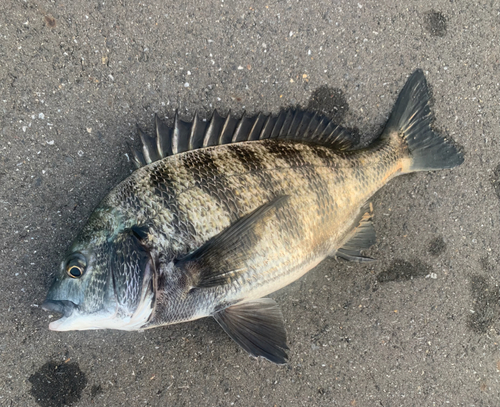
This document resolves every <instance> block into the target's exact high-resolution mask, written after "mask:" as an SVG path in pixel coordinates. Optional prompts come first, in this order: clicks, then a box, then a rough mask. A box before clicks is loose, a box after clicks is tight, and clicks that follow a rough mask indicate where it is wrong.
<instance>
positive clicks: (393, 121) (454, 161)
mask: <svg viewBox="0 0 500 407" xmlns="http://www.w3.org/2000/svg"><path fill="white" fill-rule="evenodd" d="M433 120H434V115H433V114H432V112H431V110H430V107H429V91H428V88H427V81H426V80H425V76H424V73H423V72H422V70H420V69H418V70H416V71H415V72H414V73H413V74H412V75H411V76H410V78H409V79H408V81H407V82H406V85H405V86H404V88H403V90H402V91H401V93H400V94H399V97H398V100H397V101H396V104H395V106H394V109H393V111H392V113H391V116H390V117H389V120H388V122H387V124H386V127H385V129H384V132H383V133H382V136H381V138H382V139H387V138H393V137H397V138H399V139H402V141H403V143H405V144H406V146H407V154H408V156H409V157H408V158H409V160H408V162H409V165H408V166H405V167H406V168H405V169H404V172H414V171H432V170H440V169H444V168H453V167H456V166H457V165H460V164H461V163H462V162H463V160H464V159H463V156H462V154H461V153H460V152H459V151H458V150H457V148H456V147H455V146H454V145H453V144H451V143H449V142H448V141H446V140H445V139H444V138H443V137H442V136H440V135H439V134H437V133H435V132H434V131H433V130H432V129H431V127H430V125H431V123H432V121H433Z"/></svg>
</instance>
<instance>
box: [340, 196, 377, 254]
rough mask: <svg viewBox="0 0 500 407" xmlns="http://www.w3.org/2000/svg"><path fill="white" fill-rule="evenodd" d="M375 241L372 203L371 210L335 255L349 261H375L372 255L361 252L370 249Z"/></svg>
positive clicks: (364, 215)
mask: <svg viewBox="0 0 500 407" xmlns="http://www.w3.org/2000/svg"><path fill="white" fill-rule="evenodd" d="M363 212H364V211H362V212H361V213H363ZM375 242H376V237H375V228H374V227H373V222H372V206H371V204H370V209H369V211H368V212H364V214H363V215H362V216H361V218H360V219H359V223H358V225H357V226H356V227H355V228H354V229H353V230H352V231H351V232H350V233H349V234H348V235H347V237H346V240H345V243H344V244H343V245H342V247H341V248H340V249H338V250H337V251H336V252H335V256H336V257H340V258H342V259H345V260H349V261H358V262H369V261H374V259H372V258H371V257H364V256H362V254H361V252H362V251H363V250H367V249H369V248H370V247H371V246H373V245H374V244H375Z"/></svg>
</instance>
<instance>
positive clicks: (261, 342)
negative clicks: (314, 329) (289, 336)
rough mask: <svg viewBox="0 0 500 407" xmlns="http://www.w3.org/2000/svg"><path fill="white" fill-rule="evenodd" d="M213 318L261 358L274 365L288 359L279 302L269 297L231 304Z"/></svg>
mask: <svg viewBox="0 0 500 407" xmlns="http://www.w3.org/2000/svg"><path fill="white" fill-rule="evenodd" d="M213 317H214V318H215V320H216V321H217V322H218V323H219V325H220V326H221V327H222V328H223V329H224V331H226V333H227V334H228V335H229V336H230V337H231V338H232V339H233V340H234V341H235V342H236V343H237V344H238V345H240V346H241V347H242V348H243V349H245V350H246V351H247V352H248V353H249V354H250V355H252V356H254V357H263V358H265V359H267V360H269V361H271V362H273V363H276V364H284V363H286V362H287V358H288V355H287V354H286V352H285V350H287V349H288V347H287V345H286V331H285V327H284V325H283V316H282V315H281V311H280V309H279V307H278V304H276V302H275V301H274V300H272V299H271V298H259V299H257V300H253V301H248V302H243V303H241V304H236V305H232V306H230V307H228V308H226V309H224V310H222V311H219V312H217V313H215V314H214V315H213Z"/></svg>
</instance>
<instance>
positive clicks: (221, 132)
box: [132, 109, 355, 168]
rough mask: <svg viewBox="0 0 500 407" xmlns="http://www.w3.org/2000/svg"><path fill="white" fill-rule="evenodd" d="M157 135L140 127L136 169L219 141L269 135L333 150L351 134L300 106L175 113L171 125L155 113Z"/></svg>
mask: <svg viewBox="0 0 500 407" xmlns="http://www.w3.org/2000/svg"><path fill="white" fill-rule="evenodd" d="M155 124H156V134H155V137H150V136H148V135H147V134H145V133H144V132H143V131H142V130H141V129H140V128H139V127H138V133H139V136H140V139H141V142H142V148H141V151H138V150H137V149H132V153H133V161H134V163H135V164H136V166H137V167H138V168H139V167H141V166H144V165H147V164H150V163H152V162H154V161H157V160H160V159H162V158H165V157H167V156H169V155H173V154H178V153H182V152H184V151H189V150H195V149H199V148H203V147H210V146H216V145H222V144H229V143H237V142H244V141H255V140H264V139H268V138H269V139H272V138H281V139H284V140H297V141H308V142H314V143H318V144H323V145H325V146H327V147H329V148H332V149H336V150H345V149H347V148H350V147H351V145H352V143H353V141H354V140H355V139H354V137H352V135H351V134H350V133H349V132H348V131H347V130H346V129H344V128H342V127H340V126H337V125H335V124H333V123H332V122H331V121H330V120H329V119H327V118H326V117H323V116H321V115H319V114H318V113H313V112H308V111H304V110H301V109H289V110H282V111H280V113H279V114H278V115H277V116H272V115H266V114H263V113H258V114H256V115H255V116H251V117H250V116H246V115H245V114H243V115H242V116H241V117H240V118H239V119H238V118H236V117H233V116H232V115H231V112H230V111H229V113H228V115H227V116H226V117H223V116H221V115H219V113H218V112H217V110H214V113H213V114H212V117H211V118H210V120H208V121H205V120H202V119H201V118H200V116H199V115H198V112H195V114H194V116H193V119H192V120H191V121H188V122H185V121H183V120H182V119H181V118H180V116H179V113H178V111H176V112H175V117H174V125H173V127H169V126H167V125H166V124H165V123H164V122H163V121H162V120H161V119H160V118H159V117H158V116H157V115H155Z"/></svg>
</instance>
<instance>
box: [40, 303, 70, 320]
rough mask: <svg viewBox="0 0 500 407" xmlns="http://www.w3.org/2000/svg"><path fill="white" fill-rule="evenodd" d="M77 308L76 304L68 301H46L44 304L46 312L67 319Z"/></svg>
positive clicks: (43, 307)
mask: <svg viewBox="0 0 500 407" xmlns="http://www.w3.org/2000/svg"><path fill="white" fill-rule="evenodd" d="M75 308H76V304H75V303H74V302H72V301H67V300H45V301H44V302H43V304H42V309H43V310H44V311H53V312H58V313H59V314H62V315H63V316H65V317H68V316H70V315H71V314H72V313H73V311H74V310H75Z"/></svg>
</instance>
